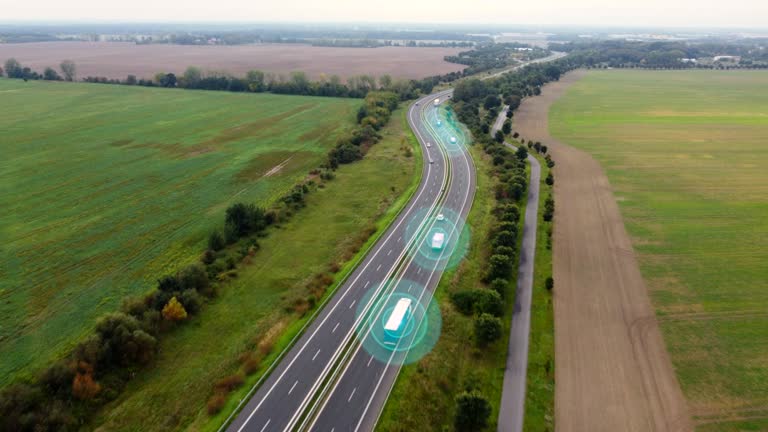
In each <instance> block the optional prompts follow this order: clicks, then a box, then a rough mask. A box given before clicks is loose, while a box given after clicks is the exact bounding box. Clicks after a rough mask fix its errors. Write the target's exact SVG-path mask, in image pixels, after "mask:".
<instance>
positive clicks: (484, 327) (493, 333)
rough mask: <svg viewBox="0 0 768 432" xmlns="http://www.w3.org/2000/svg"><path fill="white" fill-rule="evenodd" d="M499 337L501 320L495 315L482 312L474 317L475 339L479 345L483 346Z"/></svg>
mask: <svg viewBox="0 0 768 432" xmlns="http://www.w3.org/2000/svg"><path fill="white" fill-rule="evenodd" d="M499 337H501V320H500V319H498V318H496V317H495V316H493V315H491V314H488V313H484V314H482V315H480V316H479V317H477V318H475V339H476V340H477V343H478V344H479V345H481V346H485V345H487V344H489V343H491V342H494V341H496V340H497V339H499Z"/></svg>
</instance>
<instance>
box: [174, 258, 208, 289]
mask: <svg viewBox="0 0 768 432" xmlns="http://www.w3.org/2000/svg"><path fill="white" fill-rule="evenodd" d="M177 278H178V280H179V289H180V290H182V291H183V290H195V291H202V290H204V289H206V288H208V273H206V271H205V267H203V265H202V264H199V263H194V264H190V265H188V266H186V267H184V268H183V269H181V271H179V274H178V276H177Z"/></svg>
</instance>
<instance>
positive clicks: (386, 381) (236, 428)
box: [227, 90, 475, 432]
mask: <svg viewBox="0 0 768 432" xmlns="http://www.w3.org/2000/svg"><path fill="white" fill-rule="evenodd" d="M451 92H452V90H446V91H443V92H439V93H436V94H433V95H429V96H427V97H424V98H422V99H420V100H419V101H417V102H416V103H415V104H413V105H411V107H410V108H409V112H408V122H409V124H410V126H411V128H412V129H413V131H414V133H415V134H416V136H417V138H418V140H419V143H420V145H421V148H422V151H423V153H424V161H425V163H424V166H423V172H422V180H421V183H420V185H419V187H418V189H417V191H416V192H415V194H414V196H413V197H412V199H411V201H410V202H409V203H408V205H407V206H406V207H405V209H403V211H402V212H401V213H400V214H399V215H398V217H397V218H396V219H395V221H394V222H393V223H392V224H391V225H390V227H389V228H388V230H387V231H386V232H385V233H384V235H382V236H381V237H380V238H379V240H378V241H377V242H376V244H375V245H374V246H373V247H372V249H371V250H370V251H368V253H367V255H366V256H365V258H364V259H363V261H362V262H361V263H360V264H359V265H358V266H357V267H356V269H355V270H354V271H353V272H352V273H351V274H350V276H349V277H348V278H347V279H346V281H345V282H344V283H343V284H342V285H341V286H340V287H339V288H338V290H337V291H336V293H335V294H334V295H333V296H332V297H331V299H330V301H329V302H328V303H327V304H326V305H325V307H322V309H321V311H320V312H319V313H318V314H317V316H316V317H315V318H314V319H312V320H311V323H310V324H309V325H308V327H307V328H306V329H305V331H304V332H303V333H302V334H301V336H300V337H299V338H298V340H296V342H295V343H294V344H293V345H292V347H291V348H290V350H289V351H288V352H287V353H285V355H284V356H283V357H282V359H281V360H280V362H279V363H278V364H277V365H276V366H275V368H274V369H273V370H272V371H271V372H270V373H269V375H268V376H267V377H266V378H265V379H264V380H263V381H262V382H260V383H259V384H258V385H257V388H255V391H254V392H253V393H252V394H250V399H248V400H247V402H245V403H244V404H243V406H242V409H241V410H240V411H239V414H237V416H236V417H234V418H233V419H232V420H231V423H229V425H228V426H227V430H228V431H232V432H242V431H256V432H266V431H285V430H293V429H294V428H298V427H304V428H306V427H311V429H312V430H323V431H332V430H335V431H347V430H371V429H373V426H374V424H375V422H376V419H377V418H378V415H379V413H380V411H381V409H382V407H383V405H384V402H385V401H386V397H387V395H388V393H389V390H390V389H391V387H392V386H393V385H394V382H395V378H396V377H397V374H398V372H399V368H400V363H399V361H397V359H396V358H395V356H394V355H393V356H390V357H389V358H387V357H382V356H378V358H376V357H374V356H372V355H371V354H369V353H368V352H367V350H366V349H364V348H363V344H361V343H359V342H360V341H365V338H366V337H367V336H366V334H365V333H362V334H360V335H358V334H357V332H358V331H359V329H360V328H361V327H363V324H364V318H363V317H366V316H367V315H366V314H365V313H360V310H361V307H362V310H363V311H364V312H368V313H378V314H379V315H380V314H381V313H383V312H382V311H377V310H376V303H375V302H374V301H373V300H375V299H377V298H379V297H386V296H391V295H392V292H393V291H395V290H399V289H401V285H405V284H400V283H399V282H400V281H409V285H413V287H409V288H408V289H409V290H412V292H409V293H408V294H409V295H412V296H413V297H414V298H415V299H417V300H418V301H419V302H420V303H422V304H423V305H425V306H426V305H428V303H429V300H430V299H431V296H432V292H433V290H434V288H435V286H436V285H437V283H438V281H439V280H440V276H441V275H442V271H443V268H442V267H443V266H442V265H441V261H442V259H443V258H444V257H442V253H441V257H440V258H441V259H440V260H435V261H434V263H433V264H430V262H424V260H417V259H415V258H416V257H417V255H418V254H419V252H418V251H416V250H415V248H417V247H420V246H421V244H422V243H423V242H425V241H426V239H427V232H430V230H431V229H434V227H435V226H436V225H437V224H438V223H439V222H438V221H437V218H436V215H437V214H441V213H444V212H445V213H446V214H451V215H457V217H455V219H456V220H455V221H451V222H453V224H454V226H455V229H454V230H453V231H451V232H449V234H448V235H449V237H451V236H453V234H454V233H455V232H461V228H462V227H463V220H464V218H466V216H467V214H468V213H469V209H470V207H471V205H472V200H473V198H474V192H475V168H474V165H473V163H472V160H471V157H470V156H469V155H468V154H467V152H466V150H464V149H462V151H456V150H455V149H456V145H453V147H452V150H453V151H451V152H449V151H448V150H447V148H446V146H448V145H450V144H449V143H444V142H442V140H441V139H440V138H439V134H437V133H436V132H435V129H434V125H430V124H429V122H428V121H427V120H426V116H427V114H428V112H429V110H435V108H434V106H433V104H432V103H431V102H432V101H433V100H434V99H435V98H440V99H441V101H444V100H445V99H446V97H447V96H448V95H450V93H451ZM428 143H431V145H430V146H429V147H428V146H427V144H428ZM414 227H415V229H414ZM456 237H458V236H456ZM450 241H451V239H450V238H449V240H448V242H449V243H450ZM391 280H392V281H394V282H393V283H388V281H391ZM411 282H412V283H411ZM402 289H405V288H404V287H403V288H402ZM358 302H360V304H358ZM379 315H377V316H379ZM394 352H395V351H393V353H394ZM340 412H344V415H343V416H339V415H338V413H340Z"/></svg>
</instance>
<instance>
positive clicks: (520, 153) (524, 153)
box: [515, 146, 528, 160]
mask: <svg viewBox="0 0 768 432" xmlns="http://www.w3.org/2000/svg"><path fill="white" fill-rule="evenodd" d="M515 156H517V158H518V159H520V160H525V158H527V157H528V149H526V148H525V147H523V146H520V147H518V148H517V151H516V152H515Z"/></svg>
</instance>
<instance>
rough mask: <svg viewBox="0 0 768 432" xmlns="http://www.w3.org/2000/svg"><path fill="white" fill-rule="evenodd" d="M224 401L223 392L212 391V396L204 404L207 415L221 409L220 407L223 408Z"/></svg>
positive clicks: (225, 399) (225, 401)
mask: <svg viewBox="0 0 768 432" xmlns="http://www.w3.org/2000/svg"><path fill="white" fill-rule="evenodd" d="M226 403H227V396H226V395H225V394H222V393H219V392H216V393H214V394H213V396H211V398H210V399H208V403H207V404H206V410H207V411H208V415H214V414H217V413H218V412H219V411H221V409H222V408H224V404H226Z"/></svg>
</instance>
